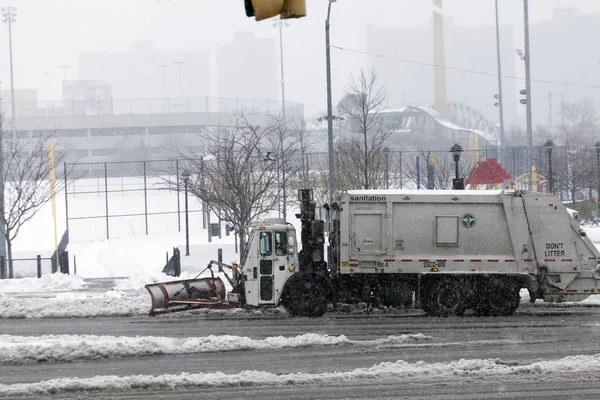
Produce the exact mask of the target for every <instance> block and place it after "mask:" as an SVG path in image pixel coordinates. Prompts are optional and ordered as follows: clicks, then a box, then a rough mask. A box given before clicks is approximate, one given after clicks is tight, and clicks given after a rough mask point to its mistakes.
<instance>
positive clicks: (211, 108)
mask: <svg viewBox="0 0 600 400" xmlns="http://www.w3.org/2000/svg"><path fill="white" fill-rule="evenodd" d="M11 106H12V105H11V103H10V102H3V103H2V111H3V113H4V115H6V116H11V115H12V113H11V112H12V109H11ZM282 109H283V103H282V102H281V101H279V100H261V99H237V98H225V97H180V98H141V99H139V98H137V99H134V98H131V99H86V100H66V101H46V102H43V101H36V102H16V103H15V111H16V117H17V118H27V117H69V116H86V115H87V116H101V115H140V114H184V113H229V112H231V111H232V110H236V111H243V112H247V113H253V114H262V113H273V112H279V111H280V110H282ZM285 109H286V112H287V111H288V110H289V114H293V113H294V112H295V111H298V112H302V110H303V105H302V104H300V103H291V102H285Z"/></svg>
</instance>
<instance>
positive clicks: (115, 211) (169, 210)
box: [65, 147, 564, 242]
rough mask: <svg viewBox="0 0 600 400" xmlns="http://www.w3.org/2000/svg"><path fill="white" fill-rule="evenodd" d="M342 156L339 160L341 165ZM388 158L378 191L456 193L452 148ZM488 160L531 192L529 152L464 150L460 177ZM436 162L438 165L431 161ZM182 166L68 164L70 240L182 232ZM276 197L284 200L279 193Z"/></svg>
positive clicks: (541, 158) (193, 205)
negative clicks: (525, 177)
mask: <svg viewBox="0 0 600 400" xmlns="http://www.w3.org/2000/svg"><path fill="white" fill-rule="evenodd" d="M563 150H564V149H561V148H559V147H557V148H555V154H557V156H559V155H560V154H561V152H562V151H563ZM533 151H534V153H533V156H532V159H533V161H534V163H535V164H536V166H537V172H538V173H539V174H541V175H542V176H546V175H547V172H548V165H549V164H548V159H547V157H546V154H547V152H546V149H544V148H543V147H534V148H533ZM432 156H433V157H432ZM339 157H340V156H339V155H338V154H335V157H334V159H335V160H336V161H335V164H336V165H337V164H338V163H339V159H338V158H339ZM383 157H384V158H385V162H384V167H383V168H384V171H383V173H382V175H381V176H382V178H381V179H380V181H379V185H378V187H379V188H390V189H427V188H430V189H450V188H451V183H452V178H454V175H455V164H454V160H453V158H452V154H451V153H450V151H449V149H448V150H445V149H444V150H431V151H388V152H384V154H383ZM296 158H297V159H296V160H295V161H294V160H290V162H289V163H286V166H290V165H297V166H299V167H298V170H305V171H311V172H314V171H321V172H322V173H324V174H326V173H328V153H327V152H313V153H310V154H304V155H302V156H300V155H298V156H297V157H296ZM300 158H301V159H300ZM490 158H496V159H499V160H500V161H501V164H502V166H503V168H504V169H505V170H506V172H507V173H508V174H510V176H511V178H510V179H509V180H507V181H506V182H504V183H503V184H501V185H500V187H507V186H511V185H512V184H517V185H520V187H519V188H521V189H527V188H528V187H527V182H528V181H525V183H523V182H518V181H516V179H517V178H518V177H519V176H521V175H522V174H525V173H528V172H530V171H529V169H528V167H527V165H528V155H527V148H526V147H509V148H506V149H502V150H498V149H483V150H479V151H463V152H462V153H461V157H460V161H459V175H460V177H468V176H469V175H470V174H471V172H472V171H473V169H474V168H475V166H476V165H477V163H478V162H481V161H485V160H488V159H490ZM432 160H435V162H434V163H431V161H432ZM292 161H293V162H292ZM431 164H433V165H431ZM184 166H185V161H184V160H181V159H179V160H178V159H165V160H152V161H121V162H99V163H75V164H66V165H65V172H66V171H68V176H67V182H68V184H67V187H66V197H65V198H66V207H67V228H68V230H69V236H70V241H71V242H85V241H90V240H99V239H111V238H117V237H132V236H137V235H149V234H158V233H174V232H182V230H183V229H185V227H184V226H183V224H184V218H185V216H184V209H183V208H184V190H183V180H182V178H181V175H182V173H183V169H184ZM307 175H308V174H307ZM286 179H289V180H287V181H286V185H287V186H288V188H287V193H288V195H289V196H290V197H293V190H294V189H296V188H300V187H302V186H306V185H307V184H309V185H311V184H312V185H318V184H322V182H321V183H317V182H315V181H314V180H310V181H309V180H303V179H301V178H300V174H296V175H292V176H289V178H286ZM311 182H312V183H311ZM555 187H557V186H555ZM178 188H179V190H178ZM536 189H538V188H536ZM539 189H541V190H543V189H544V187H540V188H539ZM277 192H278V193H279V194H278V195H280V191H277ZM292 200H293V199H292ZM188 202H189V214H188V215H189V226H190V232H191V233H199V232H200V230H201V229H206V219H205V215H204V213H203V209H202V204H201V202H200V201H199V200H198V199H197V198H195V197H194V196H192V195H189V197H188Z"/></svg>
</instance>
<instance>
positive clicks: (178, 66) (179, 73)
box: [163, 61, 185, 98]
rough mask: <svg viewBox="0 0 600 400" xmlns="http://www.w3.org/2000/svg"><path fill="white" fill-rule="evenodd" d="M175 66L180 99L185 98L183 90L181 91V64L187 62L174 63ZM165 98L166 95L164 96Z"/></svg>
mask: <svg viewBox="0 0 600 400" xmlns="http://www.w3.org/2000/svg"><path fill="white" fill-rule="evenodd" d="M173 64H175V65H177V75H178V78H177V79H178V83H177V85H178V86H179V97H181V98H183V94H182V92H183V91H182V90H181V64H185V61H173ZM163 97H164V94H163Z"/></svg>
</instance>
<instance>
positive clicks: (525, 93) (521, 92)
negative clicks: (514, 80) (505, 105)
mask: <svg viewBox="0 0 600 400" xmlns="http://www.w3.org/2000/svg"><path fill="white" fill-rule="evenodd" d="M519 94H520V95H521V96H525V98H523V99H521V100H519V103H521V104H527V90H525V89H521V90H519Z"/></svg>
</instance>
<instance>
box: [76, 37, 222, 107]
mask: <svg viewBox="0 0 600 400" xmlns="http://www.w3.org/2000/svg"><path fill="white" fill-rule="evenodd" d="M77 64H78V65H77V71H78V78H79V80H88V81H104V82H107V83H110V84H111V85H112V93H113V97H114V98H115V99H131V98H135V99H143V98H155V99H156V98H162V97H163V93H164V96H165V97H167V98H178V97H179V98H181V97H207V96H210V81H211V76H210V55H209V51H208V50H194V51H182V50H160V49H156V48H154V46H153V45H152V42H151V41H147V40H145V41H141V42H137V43H135V44H134V46H133V49H132V50H129V51H122V52H106V53H85V54H80V55H79V56H78V59H77ZM159 65H164V66H165V67H164V68H161V67H159ZM163 73H164V75H163ZM163 77H164V79H163ZM163 88H164V91H163Z"/></svg>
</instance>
